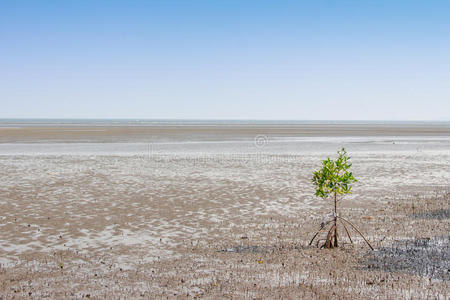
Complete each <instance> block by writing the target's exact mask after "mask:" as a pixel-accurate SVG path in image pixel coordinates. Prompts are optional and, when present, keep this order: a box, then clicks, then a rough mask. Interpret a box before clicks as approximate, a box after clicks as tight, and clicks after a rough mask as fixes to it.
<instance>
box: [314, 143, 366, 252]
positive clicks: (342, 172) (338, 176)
mask: <svg viewBox="0 0 450 300" xmlns="http://www.w3.org/2000/svg"><path fill="white" fill-rule="evenodd" d="M337 153H338V157H337V159H336V160H332V159H330V158H328V159H326V160H324V161H322V168H320V169H319V170H317V171H315V172H314V174H313V178H312V182H313V184H314V185H315V186H316V193H315V194H316V196H317V197H321V198H323V199H327V198H330V197H332V199H333V200H334V213H333V215H332V217H331V220H330V219H329V220H327V221H324V222H322V224H321V228H320V229H319V231H318V232H317V233H316V234H315V235H314V237H313V239H312V240H311V242H310V243H309V244H310V245H311V244H312V242H313V240H314V238H315V237H316V236H317V235H318V234H319V232H320V231H322V229H324V227H326V226H327V225H328V224H330V223H331V224H332V226H331V228H330V230H329V231H328V234H327V238H326V240H325V244H324V245H323V247H326V248H334V247H338V219H340V220H343V221H344V222H347V223H348V224H350V225H351V226H352V227H353V228H354V229H355V230H356V231H357V232H358V233H359V234H361V232H360V231H359V230H358V229H357V228H356V227H355V226H354V225H353V224H351V223H350V222H349V221H348V220H345V219H344V218H342V217H340V216H338V214H337V203H338V196H340V195H345V194H351V193H352V184H353V183H354V182H357V180H356V179H355V177H354V176H353V173H352V172H350V168H351V166H352V164H351V163H350V157H349V156H348V155H347V152H346V151H345V149H344V148H342V149H341V150H340V151H338V152H337ZM342 225H343V226H344V228H345V231H346V232H347V235H348V237H349V239H350V241H351V242H352V243H353V241H352V239H351V237H350V234H349V232H348V229H347V227H346V226H345V224H344V223H342ZM361 236H362V237H363V238H364V240H365V241H366V242H367V240H366V239H365V237H364V236H363V235H362V234H361ZM367 243H368V245H369V246H370V244H369V242H367ZM370 248H371V249H373V248H372V246H370Z"/></svg>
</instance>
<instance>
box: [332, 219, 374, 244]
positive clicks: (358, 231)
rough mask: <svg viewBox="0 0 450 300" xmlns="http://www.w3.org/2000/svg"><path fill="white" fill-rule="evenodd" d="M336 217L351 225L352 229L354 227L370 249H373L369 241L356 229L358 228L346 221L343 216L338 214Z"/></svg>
mask: <svg viewBox="0 0 450 300" xmlns="http://www.w3.org/2000/svg"><path fill="white" fill-rule="evenodd" d="M338 218H340V219H341V220H343V221H345V222H347V223H348V224H349V225H350V226H352V227H353V229H355V230H356V231H357V232H358V233H359V234H360V235H361V236H362V238H363V239H364V241H365V242H366V243H367V245H369V247H370V249H372V250H373V247H372V245H370V243H369V241H368V240H367V239H366V238H365V237H364V235H363V234H362V233H361V231H359V230H358V228H356V227H355V225H353V224H352V223H351V222H350V221H347V220H346V219H344V218H343V217H339V216H338Z"/></svg>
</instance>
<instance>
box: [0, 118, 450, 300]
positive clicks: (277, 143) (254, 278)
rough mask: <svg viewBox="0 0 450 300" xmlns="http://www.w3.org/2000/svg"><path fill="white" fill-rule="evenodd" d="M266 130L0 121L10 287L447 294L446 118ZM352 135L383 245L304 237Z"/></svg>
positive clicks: (110, 293) (361, 199) (363, 224)
mask: <svg viewBox="0 0 450 300" xmlns="http://www.w3.org/2000/svg"><path fill="white" fill-rule="evenodd" d="M239 126H241V125H239ZM258 126H259V127H258ZM258 126H257V128H256V127H255V126H247V127H245V128H235V127H234V126H218V125H215V126H212V127H211V126H200V127H199V126H191V127H183V128H181V129H180V127H179V126H163V127H161V128H160V127H159V126H144V127H141V126H127V127H126V128H124V127H113V128H110V127H109V126H104V127H98V126H90V127H80V126H78V127H74V126H69V127H67V126H65V127H50V128H49V127H29V128H20V129H17V128H2V129H0V133H1V134H0V136H1V138H0V139H1V143H0V179H1V180H0V211H1V216H0V264H1V267H0V282H1V286H0V296H2V297H5V298H7V299H9V298H12V297H18V298H24V297H30V296H31V297H35V298H44V297H50V298H81V297H87V296H89V297H91V298H95V297H97V298H111V297H112V298H119V297H126V298H141V297H145V298H155V297H156V298H161V297H170V298H172V297H173V298H185V297H187V298H192V297H196V296H197V297H200V298H208V297H211V298H214V297H218V298H227V297H228V298H230V297H234V298H247V299H254V298H279V297H281V298H298V297H300V298H321V297H322V298H330V297H336V298H339V297H341V298H353V299H358V298H361V299H363V298H365V299H366V298H374V297H381V298H385V299H393V298H441V299H446V298H448V291H449V288H450V278H449V273H448V266H449V264H450V261H449V257H450V250H449V247H450V246H449V245H450V243H449V235H448V228H449V225H450V216H449V213H448V211H449V210H450V185H449V182H450V139H449V138H448V137H449V136H450V132H449V129H448V128H447V127H446V126H423V127H420V128H416V127H414V126H410V127H407V126H406V127H401V128H399V127H396V126H391V127H387V128H380V127H379V126H375V127H373V126H372V125H371V126H372V127H370V128H361V127H358V126H354V125H351V126H349V125H345V126H346V127H345V128H344V127H341V128H340V129H339V130H338V128H336V127H333V126H331V125H329V124H328V125H323V126H318V125H314V126H312V127H311V128H307V127H305V126H303V125H302V126H294V128H291V127H289V128H281V127H280V126H261V125H258ZM342 126H344V125H342ZM155 127H158V128H155ZM217 127H220V128H219V129H218V128H217ZM263 127H264V128H263ZM282 127H283V126H282ZM284 127H286V126H284ZM68 129H69V131H67V130H68ZM81 129H85V130H88V131H77V130H81ZM46 130H50V131H46ZM89 130H91V131H89ZM94 130H105V131H94ZM342 146H345V147H346V148H347V149H348V151H349V153H350V154H351V156H352V160H353V164H354V173H355V176H356V177H357V178H358V179H359V182H358V183H357V184H356V185H355V187H354V194H352V195H350V196H348V197H346V198H345V199H344V200H342V201H341V203H340V207H341V209H340V213H341V214H342V215H343V216H346V217H347V218H349V219H351V220H353V222H354V223H355V224H356V225H357V226H358V227H359V228H360V229H361V230H362V232H363V233H364V234H365V235H366V236H367V237H368V239H369V241H370V242H371V243H372V245H373V246H374V248H375V251H370V249H368V248H367V247H366V245H365V244H364V241H363V240H362V239H361V238H360V237H359V236H358V235H357V234H356V233H355V232H353V233H352V238H353V242H354V244H351V243H350V242H349V240H348V238H347V237H346V233H345V231H343V229H342V228H341V232H340V237H341V238H342V243H341V244H342V247H341V248H339V249H334V250H319V249H317V248H316V247H310V246H308V242H309V240H310V238H311V237H312V235H313V234H314V232H315V230H317V229H318V226H319V224H320V220H321V218H322V216H323V215H324V214H327V213H328V212H329V211H330V209H331V203H327V202H326V201H323V200H318V199H316V198H315V197H314V196H313V186H312V185H311V183H310V180H311V174H312V171H313V170H315V169H317V168H318V167H319V165H320V161H321V159H324V158H326V157H327V156H333V155H334V153H335V151H336V150H337V149H339V148H340V147H342Z"/></svg>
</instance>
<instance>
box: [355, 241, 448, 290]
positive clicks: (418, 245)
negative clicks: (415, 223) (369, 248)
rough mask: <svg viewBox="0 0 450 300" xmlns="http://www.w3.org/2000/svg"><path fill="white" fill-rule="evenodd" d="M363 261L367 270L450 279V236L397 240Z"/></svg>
mask: <svg viewBox="0 0 450 300" xmlns="http://www.w3.org/2000/svg"><path fill="white" fill-rule="evenodd" d="M362 263H364V264H365V265H366V267H364V269H368V270H382V271H385V272H406V273H409V274H415V275H419V276H424V277H427V278H434V279H440V280H444V281H450V235H448V236H437V237H432V238H425V239H414V240H403V241H396V242H394V244H393V245H392V246H391V247H384V248H379V249H376V250H375V251H373V252H372V253H371V254H370V255H369V256H368V257H366V259H365V260H364V261H362Z"/></svg>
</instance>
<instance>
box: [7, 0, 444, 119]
mask: <svg viewBox="0 0 450 300" xmlns="http://www.w3.org/2000/svg"><path fill="white" fill-rule="evenodd" d="M0 104H1V106H0V107H1V108H0V117H3V118H13V117H25V118H31V117H43V118H182V119H189V118H194V119H316V120H317V119H321V120H322V119H348V120H351V119H356V120H444V119H445V120H450V1H448V0H445V1H433V0H430V1H423V0H422V1H415V0H409V1H395V0H377V1H373V0H370V1H365V0H358V1H345V0H343V1H300V0H297V1H282V0H279V1H275V0H274V1H264V0H256V1H250V0H249V1H247V0H238V1H232V0H231V1H230V0H223V1H219V0H205V1H199V0H189V1H188V0H184V1H171V0H164V1H151V0H148V1H131V0H128V1H114V0H108V1H95V0H92V1H82V0H77V1H56V0H55V1H44V0H40V1H21V0H11V1H6V0H2V1H0Z"/></svg>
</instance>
